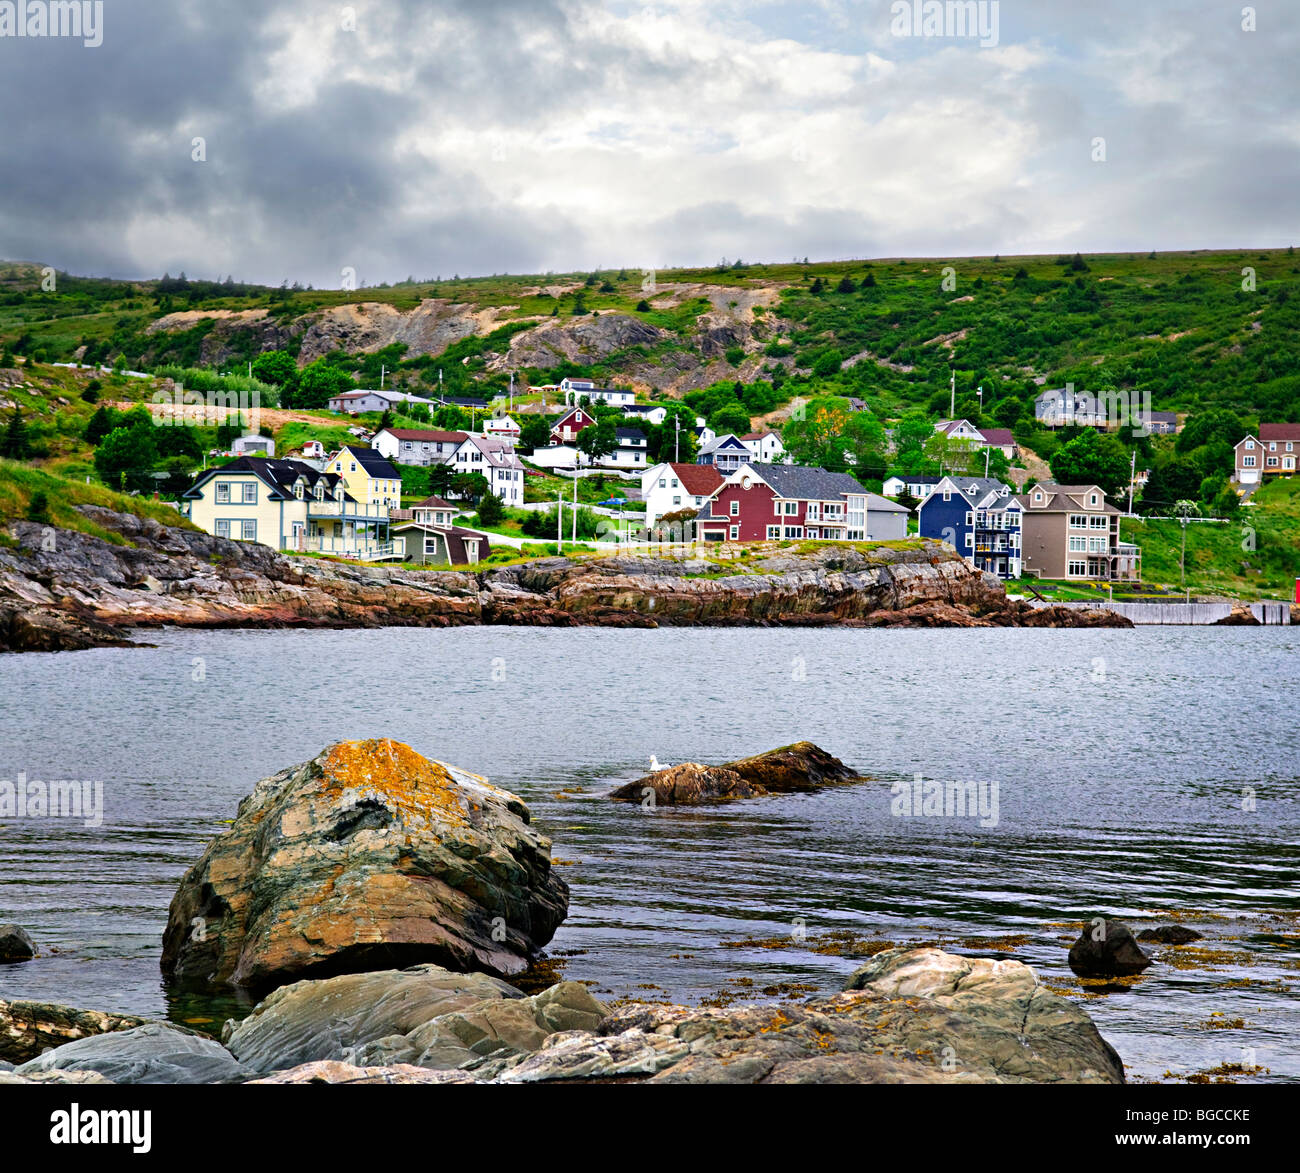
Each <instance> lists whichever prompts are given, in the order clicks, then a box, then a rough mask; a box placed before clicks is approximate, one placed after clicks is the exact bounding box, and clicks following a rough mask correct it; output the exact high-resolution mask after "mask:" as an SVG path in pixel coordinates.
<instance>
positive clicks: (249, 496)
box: [244, 481, 257, 505]
mask: <svg viewBox="0 0 1300 1173" xmlns="http://www.w3.org/2000/svg"><path fill="white" fill-rule="evenodd" d="M244 504H245V505H256V504H257V482H256V481H245V482H244Z"/></svg>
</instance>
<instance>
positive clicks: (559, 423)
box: [551, 407, 596, 432]
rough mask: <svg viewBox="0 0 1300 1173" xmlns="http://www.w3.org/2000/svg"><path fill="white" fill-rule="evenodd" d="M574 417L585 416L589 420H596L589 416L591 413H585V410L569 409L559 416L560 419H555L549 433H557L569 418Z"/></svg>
mask: <svg viewBox="0 0 1300 1173" xmlns="http://www.w3.org/2000/svg"><path fill="white" fill-rule="evenodd" d="M575 415H585V416H586V417H587V418H588V419H589V420H593V421H594V420H595V418H596V417H595V416H593V415H592V414H591V412H589V411H587V410H586V409H585V408H582V407H571V408H569V410H568V411H566V412H565V413H564V414H563V415H562V416H560V418H559V419H557V420H556V421H555V423H553V424H552V425H551V431H552V432H558V431H559V430H560V428H562V427H563V426H564V425H565V423H566V422H567V421H568V420H569V418H570V417H571V416H575Z"/></svg>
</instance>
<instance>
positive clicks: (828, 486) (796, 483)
mask: <svg viewBox="0 0 1300 1173" xmlns="http://www.w3.org/2000/svg"><path fill="white" fill-rule="evenodd" d="M748 467H749V468H750V469H752V470H753V472H754V474H755V475H756V476H759V477H761V478H762V479H763V481H764V483H766V484H767V485H768V486H770V487H771V489H772V491H773V492H774V493H776V495H777V496H778V497H784V498H785V499H787V500H799V501H834V500H836V499H837V498H839V497H842V496H843V495H844V494H845V493H856V494H858V495H859V496H861V495H863V494H867V490H866V489H864V488H863V487H862V486H861V485H860V484H858V482H857V481H856V480H854V479H853V478H852V477H851V476H849V475H848V474H847V473H843V472H827V471H826V470H825V469H824V468H805V467H803V466H802V465H798V464H757V463H751V464H750V465H749V466H748ZM742 472H743V470H742ZM879 500H880V501H884V500H885V499H884V498H883V497H880V498H879ZM887 504H888V506H889V507H890V509H901V508H902V506H901V505H895V504H894V502H892V501H890V502H887Z"/></svg>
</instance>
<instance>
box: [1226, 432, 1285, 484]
mask: <svg viewBox="0 0 1300 1173" xmlns="http://www.w3.org/2000/svg"><path fill="white" fill-rule="evenodd" d="M1233 455H1234V465H1235V470H1236V471H1235V472H1234V474H1233V475H1234V476H1235V478H1236V480H1237V483H1238V484H1240V485H1257V484H1259V483H1260V481H1261V480H1262V479H1263V478H1264V477H1266V476H1291V475H1293V474H1294V473H1295V471H1296V457H1297V456H1300V424H1260V425H1259V434H1258V435H1255V436H1247V437H1245V438H1244V439H1242V440H1239V441H1238V442H1237V445H1236V447H1235V448H1234V449H1233Z"/></svg>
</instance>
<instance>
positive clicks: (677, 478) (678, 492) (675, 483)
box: [641, 464, 722, 527]
mask: <svg viewBox="0 0 1300 1173" xmlns="http://www.w3.org/2000/svg"><path fill="white" fill-rule="evenodd" d="M721 484H722V474H721V473H720V472H718V470H717V469H716V468H714V467H713V466H712V465H710V464H656V465H655V466H654V468H651V469H647V470H646V473H645V475H644V476H642V478H641V497H642V500H644V501H645V523H646V526H647V527H652V526H654V525H655V524H656V523H657V522H658V520H659V519H660V518H661V517H665V516H667V515H668V514H670V513H680V512H681V511H682V510H683V509H689V510H691V511H693V512H697V511H698V510H700V509H701V508H702V507H703V505H704V503H705V501H707V500H708V499H709V498H710V497H711V496H712V495H713V493H714V491H715V490H717V489H718V488H719V486H721Z"/></svg>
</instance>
